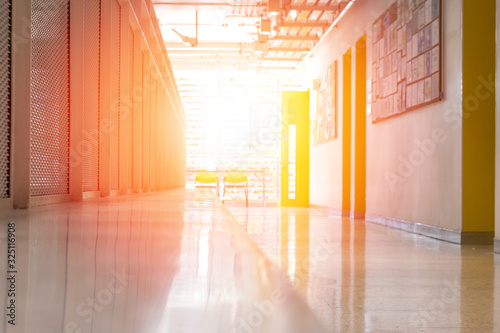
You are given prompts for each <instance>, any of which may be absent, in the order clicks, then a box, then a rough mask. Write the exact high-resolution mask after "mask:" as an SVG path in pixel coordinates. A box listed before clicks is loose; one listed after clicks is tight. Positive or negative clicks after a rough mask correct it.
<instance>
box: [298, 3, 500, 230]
mask: <svg viewBox="0 0 500 333" xmlns="http://www.w3.org/2000/svg"><path fill="white" fill-rule="evenodd" d="M442 2H443V3H442V8H443V17H442V19H443V37H442V41H443V54H444V56H443V57H444V61H442V70H443V84H444V101H442V102H438V103H435V104H432V105H430V106H427V107H423V108H420V109H418V110H415V111H411V112H408V113H405V114H402V115H399V116H397V117H394V118H391V119H387V120H384V121H381V122H379V123H377V124H372V123H371V116H368V118H367V148H366V149H367V183H366V207H367V209H366V211H367V213H371V214H376V215H381V216H385V217H391V218H397V219H402V220H406V221H411V222H418V223H424V224H428V225H433V226H440V227H445V228H449V229H454V230H461V228H462V226H461V225H462V223H461V222H462V213H461V211H462V200H461V175H462V166H461V160H462V155H461V136H462V133H461V125H460V123H461V122H460V114H461V109H462V108H461V78H462V38H461V30H462V29H461V26H462V2H459V1H456V0H442ZM391 3H393V1H385V0H358V1H356V2H355V3H354V5H353V6H352V7H351V9H350V10H349V12H348V13H347V14H346V15H345V16H344V17H343V18H342V19H341V21H340V22H339V24H338V26H337V27H336V28H334V29H333V30H332V31H331V32H330V33H329V35H328V36H326V38H325V39H324V40H323V41H322V43H321V44H320V45H319V46H318V47H317V49H316V50H315V52H314V53H313V54H312V56H311V57H310V58H308V59H307V60H306V61H305V63H304V64H302V66H305V68H303V72H304V73H306V74H305V75H304V77H305V78H304V80H305V82H306V83H309V84H310V82H311V80H312V78H314V77H317V76H320V75H321V72H322V71H325V69H326V67H327V66H328V65H330V64H331V62H332V61H333V60H338V61H339V65H338V66H339V76H338V78H339V83H340V84H339V92H338V96H339V109H340V110H342V108H341V106H342V87H341V82H342V81H341V79H342V55H343V54H344V53H345V51H346V50H348V49H349V48H353V47H354V45H355V43H356V41H357V40H358V39H359V38H360V37H361V36H363V34H365V33H366V34H367V45H368V47H367V61H368V64H371V24H372V22H373V21H374V20H375V19H377V18H378V17H379V16H380V15H381V14H382V13H383V12H384V11H385V10H386V9H387V8H389V6H390V4H391ZM370 68H371V66H370V65H368V66H367V71H368V72H367V80H368V82H370V81H371V69H370ZM352 77H353V87H354V84H355V80H354V78H355V70H354V63H353V70H352ZM354 92H355V91H354V88H353V91H352V96H353V103H352V106H353V111H354V108H355V103H354ZM338 124H339V126H338V133H339V138H338V139H336V140H333V141H330V142H327V143H324V144H322V145H320V146H314V147H312V148H311V169H310V170H311V177H310V189H311V194H310V198H311V200H310V202H311V204H317V205H325V206H329V207H332V208H335V209H340V208H341V190H342V189H341V176H342V164H341V163H342V141H341V140H342V139H341V138H342V127H341V124H342V112H341V111H340V114H339V117H338ZM436 130H437V131H441V134H442V135H444V136H445V138H446V139H445V140H444V141H443V142H440V143H437V144H435V149H434V150H433V151H432V153H429V154H428V155H425V158H424V159H423V162H422V163H421V164H420V165H419V166H417V167H414V168H413V170H412V171H411V172H408V174H406V173H405V174H403V175H402V178H399V180H400V181H399V182H397V183H396V184H394V186H392V187H391V186H390V182H388V181H387V180H386V177H388V175H389V173H393V174H394V175H398V167H399V166H400V164H401V159H408V158H409V156H410V154H412V153H413V154H417V152H416V151H417V150H418V146H417V144H416V143H415V140H419V141H423V140H429V139H432V133H433V131H436ZM497 230H498V228H497Z"/></svg>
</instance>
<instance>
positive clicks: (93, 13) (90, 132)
mask: <svg viewBox="0 0 500 333" xmlns="http://www.w3.org/2000/svg"><path fill="white" fill-rule="evenodd" d="M83 19H84V36H83V38H84V48H83V49H84V51H83V52H84V63H83V71H84V76H83V80H84V91H83V106H84V112H83V141H82V143H81V145H79V148H80V151H79V152H78V153H79V154H81V155H82V156H81V159H82V163H83V165H82V168H83V179H82V182H83V190H84V191H98V190H99V119H100V114H99V103H100V80H99V73H100V54H101V33H100V31H101V0H85V2H84V16H83Z"/></svg>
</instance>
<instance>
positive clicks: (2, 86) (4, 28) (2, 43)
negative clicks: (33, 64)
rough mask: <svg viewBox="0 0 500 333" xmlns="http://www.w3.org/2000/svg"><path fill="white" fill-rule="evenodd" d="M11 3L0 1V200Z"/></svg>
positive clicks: (5, 185)
mask: <svg viewBox="0 0 500 333" xmlns="http://www.w3.org/2000/svg"><path fill="white" fill-rule="evenodd" d="M10 83H11V2H10V1H7V0H0V198H8V197H9V195H10V190H9V183H10V115H11V108H10V102H11V99H10Z"/></svg>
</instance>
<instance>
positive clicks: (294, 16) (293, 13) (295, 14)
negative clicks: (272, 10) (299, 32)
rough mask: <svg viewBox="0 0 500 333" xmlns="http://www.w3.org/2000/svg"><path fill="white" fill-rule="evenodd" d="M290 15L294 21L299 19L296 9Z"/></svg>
mask: <svg viewBox="0 0 500 333" xmlns="http://www.w3.org/2000/svg"><path fill="white" fill-rule="evenodd" d="M288 14H289V15H290V18H291V19H292V20H295V19H296V18H297V11H296V10H295V9H292V10H291V11H290V12H289V13H288Z"/></svg>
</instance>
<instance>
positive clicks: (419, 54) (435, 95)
mask: <svg viewBox="0 0 500 333" xmlns="http://www.w3.org/2000/svg"><path fill="white" fill-rule="evenodd" d="M372 36H373V38H372V82H371V84H372V122H378V121H381V120H383V119H386V118H390V117H392V116H395V115H398V114H401V113H404V112H407V111H411V110H415V109H418V108H420V107H422V106H424V105H428V104H430V103H434V102H437V101H439V100H440V99H441V96H442V84H441V54H442V52H441V45H442V41H441V0H397V1H396V2H395V3H394V4H393V5H392V6H391V7H390V8H389V9H388V10H387V11H386V12H385V13H384V14H383V15H382V16H380V17H379V18H378V19H377V20H376V21H375V22H374V23H373V25H372Z"/></svg>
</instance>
